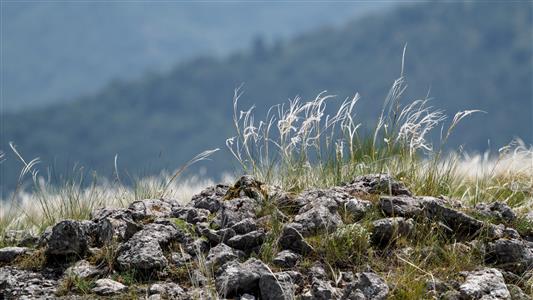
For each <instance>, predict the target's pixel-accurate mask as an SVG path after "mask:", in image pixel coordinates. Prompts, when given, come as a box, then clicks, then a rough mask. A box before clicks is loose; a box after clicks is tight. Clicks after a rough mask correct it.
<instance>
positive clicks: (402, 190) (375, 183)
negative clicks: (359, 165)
mask: <svg viewBox="0 0 533 300" xmlns="http://www.w3.org/2000/svg"><path fill="white" fill-rule="evenodd" d="M344 188H346V190H347V191H349V193H350V194H352V195H357V194H361V193H363V194H387V195H393V196H398V195H407V196H411V192H410V191H409V189H407V187H406V186H405V185H404V184H403V183H401V182H399V181H397V180H395V179H393V178H392V177H391V176H389V175H386V174H368V175H362V176H357V177H356V178H354V180H353V181H352V182H350V183H349V184H347V185H345V186H344Z"/></svg>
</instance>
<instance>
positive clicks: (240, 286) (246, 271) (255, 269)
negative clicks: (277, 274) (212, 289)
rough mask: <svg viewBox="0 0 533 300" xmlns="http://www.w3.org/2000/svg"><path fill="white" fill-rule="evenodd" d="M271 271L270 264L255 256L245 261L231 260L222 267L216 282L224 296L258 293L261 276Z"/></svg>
mask: <svg viewBox="0 0 533 300" xmlns="http://www.w3.org/2000/svg"><path fill="white" fill-rule="evenodd" d="M270 273H271V271H270V269H269V268H268V266H267V265H265V264H264V263H263V262H261V261H260V260H257V259H255V258H250V259H249V260H247V261H246V262H244V263H238V262H236V261H230V262H229V263H227V264H225V265H223V266H222V267H221V271H220V274H218V275H217V277H216V282H215V283H216V287H217V290H218V291H219V294H221V295H223V296H224V297H232V296H234V295H236V294H242V293H250V294H253V295H258V294H259V280H260V279H261V276H262V275H265V274H270Z"/></svg>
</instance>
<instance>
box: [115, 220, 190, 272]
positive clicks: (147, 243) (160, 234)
mask: <svg viewBox="0 0 533 300" xmlns="http://www.w3.org/2000/svg"><path fill="white" fill-rule="evenodd" d="M184 239H185V237H184V236H183V234H182V233H181V232H180V231H179V230H178V229H177V228H176V227H175V226H174V225H173V224H171V223H166V224H164V223H163V224H161V223H151V224H148V225H146V226H145V227H144V228H143V230H141V231H139V232H137V233H136V234H134V235H133V237H131V239H130V240H128V241H127V242H126V243H123V244H121V245H120V247H119V249H118V251H117V258H116V264H117V266H118V268H119V269H120V270H128V269H132V268H133V269H136V270H139V271H143V272H152V271H155V270H160V269H163V268H164V267H166V266H167V264H168V261H167V259H166V257H165V256H164V255H163V250H162V247H165V246H166V245H168V244H169V243H170V242H171V241H183V240H184Z"/></svg>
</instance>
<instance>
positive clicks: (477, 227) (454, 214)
mask: <svg viewBox="0 0 533 300" xmlns="http://www.w3.org/2000/svg"><path fill="white" fill-rule="evenodd" d="M421 200H422V201H423V205H424V214H425V215H426V216H427V217H429V218H430V219H432V220H435V221H440V222H442V223H443V224H444V225H446V226H448V227H449V228H451V229H452V230H453V232H454V235H455V237H456V238H459V239H463V240H468V239H472V238H474V237H476V236H478V235H479V233H480V232H481V229H482V228H483V222H481V221H479V220H477V219H475V218H473V217H471V216H469V215H467V214H465V213H463V212H461V211H459V210H456V209H453V208H450V207H447V206H445V205H444V204H443V201H442V199H438V198H433V197H424V198H421Z"/></svg>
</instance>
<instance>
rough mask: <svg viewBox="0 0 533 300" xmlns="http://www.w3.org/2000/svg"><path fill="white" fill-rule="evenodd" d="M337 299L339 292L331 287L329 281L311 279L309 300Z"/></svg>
mask: <svg viewBox="0 0 533 300" xmlns="http://www.w3.org/2000/svg"><path fill="white" fill-rule="evenodd" d="M338 298H339V290H338V289H337V288H335V287H333V286H332V285H331V283H329V281H326V280H322V279H318V278H313V279H312V283H311V299H313V300H331V299H338Z"/></svg>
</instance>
